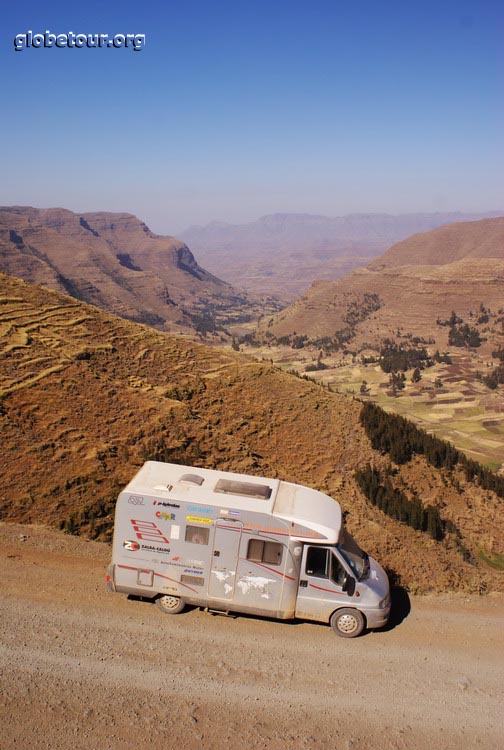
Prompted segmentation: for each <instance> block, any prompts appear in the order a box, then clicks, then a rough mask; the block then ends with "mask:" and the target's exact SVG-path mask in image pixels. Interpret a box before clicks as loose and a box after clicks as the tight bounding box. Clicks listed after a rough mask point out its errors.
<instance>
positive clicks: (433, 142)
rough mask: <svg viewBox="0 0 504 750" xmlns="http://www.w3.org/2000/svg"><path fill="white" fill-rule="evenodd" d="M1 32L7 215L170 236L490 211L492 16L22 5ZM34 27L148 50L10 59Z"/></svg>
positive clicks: (284, 7)
mask: <svg viewBox="0 0 504 750" xmlns="http://www.w3.org/2000/svg"><path fill="white" fill-rule="evenodd" d="M1 18H2V36H1V39H0V61H1V64H2V73H3V76H2V87H3V94H4V101H5V102H6V115H5V116H4V118H2V123H1V125H0V132H1V134H2V141H3V143H4V148H3V149H2V153H1V155H0V168H1V169H2V174H3V180H2V184H1V186H0V203H2V204H4V205H14V204H20V205H33V206H35V207H48V206H62V207H65V208H69V209H70V210H74V211H78V212H89V211H96V210H106V211H127V212H130V213H134V214H135V215H137V216H139V217H141V218H142V219H143V220H145V221H146V222H147V224H148V225H149V226H151V227H152V228H153V230H154V231H156V232H159V233H172V234H173V233H174V234H176V233H177V232H181V231H183V230H185V229H187V228H188V227H189V226H192V225H195V224H196V225H205V224H207V223H209V222H211V221H223V222H226V223H230V224H240V223H244V222H250V221H254V220H255V219H257V218H258V217H260V216H263V215H267V214H272V213H311V214H319V215H325V216H342V215H346V214H349V213H389V214H393V215H396V214H404V213H435V212H446V211H461V212H486V211H492V210H498V209H496V208H495V206H499V205H502V203H503V197H504V193H503V190H502V174H503V172H504V157H503V154H504V149H503V148H502V146H503V139H502V133H503V132H504V118H503V108H502V103H501V96H500V79H501V73H500V71H501V70H502V67H503V66H502V63H503V61H504V60H503V58H504V53H503V49H502V44H501V29H502V28H503V27H504V23H503V22H504V9H503V8H502V7H501V6H500V5H499V4H497V3H494V2H490V1H488V2H483V3H481V4H479V5H478V6H477V7H476V6H475V5H474V3H470V2H467V1H464V0H462V2H451V1H449V2H447V3H443V4H442V5H441V6H440V5H439V4H436V3H434V2H432V0H428V1H427V2H426V3H424V4H423V5H422V6H418V7H417V6H410V5H408V6H405V5H404V4H401V3H397V2H391V3H388V4H386V5H384V6H377V5H376V4H375V3H372V2H369V1H368V2H363V3H360V4H359V5H358V6H354V7H347V6H346V5H344V4H341V3H334V2H329V0H318V2H317V3H315V4H314V5H312V6H310V7H308V6H307V5H306V4H305V3H302V2H298V1H296V0H290V1H289V2H287V0H279V2H278V3H275V4H271V3H269V2H266V0H257V2H255V3H253V4H247V5H245V4H236V3H232V2H230V1H228V0H221V1H220V2H216V3H213V4H208V3H206V2H202V0H194V2H191V3H190V4H187V5H184V6H180V5H176V4H174V3H163V4H143V5H142V6H141V7H139V6H138V4H137V3H135V2H132V1H131V0H125V2H123V3H121V4H120V6H119V5H115V6H113V5H111V4H107V5H103V3H99V2H94V1H91V2H87V3H86V4H85V6H77V7H74V6H72V7H69V6H68V3H63V2H62V1H61V0H53V2H50V3H47V4H43V5H41V4H40V3H36V2H35V1H34V0H28V1H27V2H26V3H23V5H22V7H19V6H12V7H6V8H5V9H4V10H3V12H2V15H1ZM28 30H33V31H34V33H36V32H42V33H43V32H44V31H45V30H50V31H51V32H54V33H60V32H68V31H69V30H73V32H75V33H81V32H83V33H91V32H93V33H98V32H106V33H109V34H114V33H138V34H145V35H146V43H145V48H144V49H142V50H141V51H137V52H135V51H133V50H132V49H54V48H52V49H23V50H22V51H18V52H16V51H15V50H14V46H13V40H14V37H15V36H16V35H17V34H19V33H26V32H27V31H28Z"/></svg>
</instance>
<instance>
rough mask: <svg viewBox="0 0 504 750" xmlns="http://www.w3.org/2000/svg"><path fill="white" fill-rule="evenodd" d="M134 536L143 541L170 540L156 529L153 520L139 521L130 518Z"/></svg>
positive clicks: (159, 541) (163, 541) (167, 541)
mask: <svg viewBox="0 0 504 750" xmlns="http://www.w3.org/2000/svg"><path fill="white" fill-rule="evenodd" d="M130 521H131V524H132V526H133V529H134V530H135V534H136V538H137V539H141V540H142V541H145V542H157V543H158V544H169V543H170V541H169V540H168V539H167V538H166V537H165V536H164V534H163V532H162V531H161V529H158V527H157V526H156V524H155V523H154V521H141V520H136V519H134V518H130Z"/></svg>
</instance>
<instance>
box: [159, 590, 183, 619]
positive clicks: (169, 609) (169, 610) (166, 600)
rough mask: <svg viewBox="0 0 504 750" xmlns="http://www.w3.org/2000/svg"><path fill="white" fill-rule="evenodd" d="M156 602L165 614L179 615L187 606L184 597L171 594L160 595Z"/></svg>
mask: <svg viewBox="0 0 504 750" xmlns="http://www.w3.org/2000/svg"><path fill="white" fill-rule="evenodd" d="M156 604H157V606H158V607H159V609H160V610H161V612H164V614H165V615H178V614H179V612H182V610H183V609H184V607H185V602H184V601H183V600H182V599H180V598H179V597H178V596H171V595H169V594H164V595H163V594H162V595H161V596H158V598H157V599H156Z"/></svg>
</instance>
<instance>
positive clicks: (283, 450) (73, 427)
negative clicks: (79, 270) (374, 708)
mask: <svg viewBox="0 0 504 750" xmlns="http://www.w3.org/2000/svg"><path fill="white" fill-rule="evenodd" d="M0 332H1V338H0V346H1V351H0V363H1V370H0V373H1V375H0V378H1V379H0V394H1V396H0V435H1V440H2V456H1V464H2V476H3V483H2V491H1V495H0V511H1V517H2V518H3V519H6V520H15V521H21V522H25V523H32V522H36V523H37V522H43V523H47V524H49V525H52V526H55V527H58V526H63V525H66V527H67V529H69V530H77V529H80V530H81V531H82V532H83V533H86V534H88V535H90V536H92V537H100V538H105V539H106V538H108V537H109V536H110V530H111V523H112V513H113V505H114V500H115V497H116V494H117V491H118V489H119V487H121V486H122V485H124V484H125V483H126V482H127V481H128V480H129V479H130V477H131V476H132V474H133V473H134V472H135V471H136V469H137V468H138V467H139V466H140V465H141V464H142V462H143V461H144V460H145V459H147V458H159V459H161V460H163V459H164V460H171V461H180V462H186V463H189V464H200V465H211V466H215V467H218V468H221V469H228V470H234V471H243V472H250V473H256V474H263V475H269V476H278V477H280V478H284V479H288V480H291V481H296V482H300V483H302V484H308V485H311V486H313V487H316V488H318V489H320V490H322V491H325V492H327V493H329V494H331V495H333V496H334V497H336V498H337V499H338V500H339V501H340V503H341V505H342V507H343V509H344V510H345V511H346V513H347V514H348V515H347V523H348V526H349V528H350V529H351V531H353V532H354V533H355V534H356V536H357V538H358V539H359V541H360V542H361V544H362V545H363V546H364V547H365V548H366V549H368V550H369V552H370V553H372V554H374V555H376V556H377V557H378V559H379V560H380V561H381V562H383V564H385V565H386V566H388V567H389V568H390V569H393V570H394V571H395V572H396V573H397V574H398V575H399V576H400V578H401V580H402V581H403V582H404V583H405V584H407V585H409V586H410V588H411V589H412V590H417V591H427V590H447V589H466V590H472V591H479V590H482V591H486V590H492V589H497V588H499V587H502V578H501V574H500V573H499V572H498V571H496V570H495V569H494V568H492V567H491V566H489V565H488V564H487V563H486V562H485V559H484V558H483V557H481V556H479V557H478V553H479V552H480V551H481V550H482V551H483V553H484V554H485V555H487V556H490V559H494V557H493V556H495V555H499V554H502V553H503V551H504V550H503V549H502V547H501V546H500V545H501V544H502V538H503V534H502V531H503V516H504V514H503V513H502V501H500V500H499V499H498V498H496V497H495V496H494V495H493V494H492V493H489V492H484V491H482V490H480V489H478V488H477V487H474V486H473V485H467V486H466V485H465V484H464V482H463V480H462V479H461V478H459V481H460V485H459V486H458V487H457V486H456V482H454V478H453V477H451V476H450V475H448V474H446V473H443V472H439V471H436V470H434V469H433V468H432V467H430V466H428V465H427V464H426V463H425V461H423V459H416V460H414V461H413V462H411V463H410V464H407V465H405V466H403V467H400V469H399V471H398V474H397V476H396V478H395V481H396V482H397V483H399V484H402V485H407V486H408V487H415V488H417V489H418V491H419V494H420V497H421V498H422V499H423V501H424V502H425V503H436V504H439V505H440V508H441V513H442V515H443V517H444V518H446V519H451V520H453V521H454V522H455V523H456V524H457V526H458V527H459V529H460V532H461V535H462V542H463V545H464V547H465V548H466V549H467V550H469V552H470V553H471V554H472V556H473V563H468V562H466V561H464V559H463V556H462V554H461V551H460V548H459V547H458V546H457V545H456V544H455V542H454V540H453V539H450V538H449V537H448V538H447V539H446V540H444V541H443V542H434V541H433V540H432V539H430V538H429V537H427V536H426V535H425V534H424V533H422V532H415V531H413V530H412V529H410V528H408V527H406V526H404V525H402V524H399V523H397V522H395V521H393V520H391V519H389V518H387V517H386V516H384V515H383V514H382V513H381V512H380V511H378V510H376V509H374V508H370V507H369V506H368V505H367V504H366V502H365V500H364V497H363V495H362V493H361V492H360V490H359V489H358V487H357V485H356V483H355V480H354V470H355V468H356V467H359V466H364V465H365V464H366V463H368V462H369V461H371V462H374V464H375V465H377V466H385V465H386V464H388V460H387V459H386V457H383V456H381V455H379V454H377V453H375V452H374V451H373V450H372V449H371V447H370V444H369V441H368V439H367V437H366V435H365V433H364V431H363V429H362V428H361V426H360V424H359V414H360V409H361V405H360V403H359V402H358V401H356V400H352V399H349V398H347V397H344V396H340V395H338V394H335V393H331V392H328V391H327V390H326V389H323V388H321V387H320V386H317V385H316V384H314V383H308V382H306V381H304V380H300V379H298V378H295V377H293V376H292V375H289V374H287V373H283V372H281V371H279V370H278V369H276V368H274V367H272V366H270V365H263V364H259V363H257V362H255V361H252V360H249V359H247V358H245V357H243V356H241V355H237V354H234V353H233V354H232V353H229V354H226V353H223V352H221V351H218V350H215V349H210V348H207V347H205V346H203V345H198V344H194V343H191V342H188V341H186V340H183V339H181V338H179V337H175V336H172V335H168V334H165V333H162V332H158V331H155V330H153V329H151V328H148V327H146V326H142V325H137V324H132V323H129V322H127V321H124V320H121V319H119V318H116V317H113V316H110V315H107V314H106V313H103V312H101V311H99V310H96V309H95V308H93V307H90V306H87V305H85V304H82V303H79V302H76V301H75V300H72V299H71V298H69V297H66V296H65V295H61V294H58V293H56V292H51V291H48V290H47V289H45V288H41V287H36V286H33V285H30V284H27V283H25V282H22V281H19V280H17V279H14V278H12V277H8V276H4V275H0Z"/></svg>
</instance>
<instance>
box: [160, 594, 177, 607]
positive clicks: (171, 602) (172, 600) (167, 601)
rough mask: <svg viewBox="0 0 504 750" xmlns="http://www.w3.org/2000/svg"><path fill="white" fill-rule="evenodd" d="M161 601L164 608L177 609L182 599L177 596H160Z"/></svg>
mask: <svg viewBox="0 0 504 750" xmlns="http://www.w3.org/2000/svg"><path fill="white" fill-rule="evenodd" d="M159 601H160V604H161V606H162V607H163V609H175V607H176V606H177V605H178V603H179V601H180V599H177V597H176V596H160V597H159Z"/></svg>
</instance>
